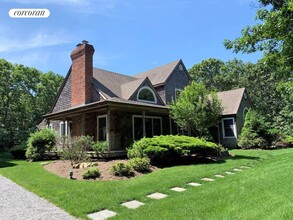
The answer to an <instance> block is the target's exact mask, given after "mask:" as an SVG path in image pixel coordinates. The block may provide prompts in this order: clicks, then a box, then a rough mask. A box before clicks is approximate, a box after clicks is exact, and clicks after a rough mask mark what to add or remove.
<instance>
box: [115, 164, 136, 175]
mask: <svg viewBox="0 0 293 220" xmlns="http://www.w3.org/2000/svg"><path fill="white" fill-rule="evenodd" d="M111 173H112V174H113V175H114V176H133V175H134V170H133V168H132V166H131V165H130V164H128V163H123V162H117V163H114V164H113V165H112V167H111Z"/></svg>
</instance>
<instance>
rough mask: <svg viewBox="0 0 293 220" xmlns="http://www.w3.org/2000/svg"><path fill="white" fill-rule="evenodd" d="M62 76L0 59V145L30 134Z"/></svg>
mask: <svg viewBox="0 0 293 220" xmlns="http://www.w3.org/2000/svg"><path fill="white" fill-rule="evenodd" d="M62 79H63V78H62V77H61V76H59V75H57V74H54V73H52V72H49V73H46V74H43V73H41V72H40V71H38V70H36V69H35V68H29V67H25V66H23V65H19V64H11V63H9V62H7V61H6V60H4V59H0V110H1V112H2V113H3V114H1V115H0V148H1V147H2V148H3V147H11V146H13V145H15V144H18V143H21V142H23V141H24V140H26V139H27V138H28V136H29V134H30V133H31V132H33V131H34V130H35V128H36V124H37V123H39V122H40V121H41V118H42V115H43V114H45V113H46V112H48V111H49V108H50V106H51V104H52V102H53V98H52V97H54V96H55V95H56V94H57V92H58V88H59V86H60V85H61V82H62Z"/></svg>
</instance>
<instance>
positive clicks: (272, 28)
mask: <svg viewBox="0 0 293 220" xmlns="http://www.w3.org/2000/svg"><path fill="white" fill-rule="evenodd" d="M259 2H260V3H261V8H260V9H259V10H258V11H257V13H256V20H258V21H260V22H259V23H257V24H256V25H254V26H247V27H245V28H244V29H243V30H242V32H241V33H242V36H241V37H238V38H236V39H235V40H233V41H231V40H225V42H224V44H225V46H226V48H227V49H233V51H234V52H240V51H241V52H244V53H254V52H256V51H263V52H264V55H265V56H264V58H265V59H266V61H267V62H269V63H271V64H273V65H275V66H276V65H277V66H279V67H283V69H284V70H285V69H286V68H287V67H288V68H289V70H290V71H292V70H293V28H292V20H293V1H292V0H282V1H276V0H259Z"/></svg>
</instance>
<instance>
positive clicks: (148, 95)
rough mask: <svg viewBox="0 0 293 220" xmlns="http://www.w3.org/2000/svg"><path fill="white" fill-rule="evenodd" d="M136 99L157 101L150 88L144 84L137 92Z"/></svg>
mask: <svg viewBox="0 0 293 220" xmlns="http://www.w3.org/2000/svg"><path fill="white" fill-rule="evenodd" d="M137 100H138V101H142V102H150V103H157V98H156V95H155V93H154V92H153V90H151V88H149V87H147V86H144V87H142V88H140V90H139V91H138V93H137Z"/></svg>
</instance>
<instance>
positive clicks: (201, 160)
mask: <svg viewBox="0 0 293 220" xmlns="http://www.w3.org/2000/svg"><path fill="white" fill-rule="evenodd" d="M243 159H244V160H260V159H261V158H260V157H254V156H244V155H229V156H225V157H196V156H185V157H181V158H179V159H176V160H172V161H166V162H165V163H162V162H155V163H154V165H155V166H156V167H159V168H165V167H173V166H180V165H182V166H185V165H194V164H212V163H226V160H243Z"/></svg>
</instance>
